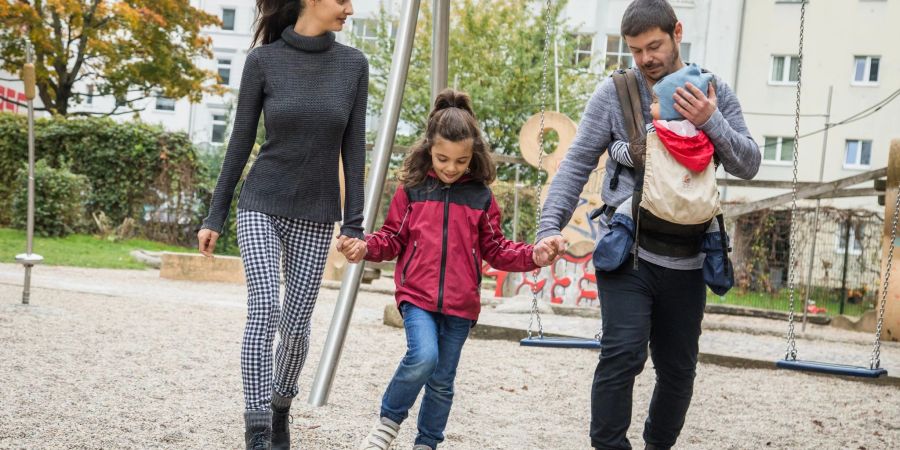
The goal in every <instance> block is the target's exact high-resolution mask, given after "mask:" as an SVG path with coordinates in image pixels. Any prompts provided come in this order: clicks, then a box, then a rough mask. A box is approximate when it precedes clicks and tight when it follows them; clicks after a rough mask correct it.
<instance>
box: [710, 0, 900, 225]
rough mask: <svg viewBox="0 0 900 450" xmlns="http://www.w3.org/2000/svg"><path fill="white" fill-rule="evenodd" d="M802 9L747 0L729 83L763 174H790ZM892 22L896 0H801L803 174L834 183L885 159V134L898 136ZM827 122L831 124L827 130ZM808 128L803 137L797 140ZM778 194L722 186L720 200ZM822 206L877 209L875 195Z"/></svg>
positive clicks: (898, 59) (899, 15)
mask: <svg viewBox="0 0 900 450" xmlns="http://www.w3.org/2000/svg"><path fill="white" fill-rule="evenodd" d="M800 7H801V4H800V2H799V1H786V0H759V1H752V2H750V1H748V2H747V3H746V10H745V14H744V20H743V36H744V38H743V39H741V46H740V49H739V56H738V61H739V67H738V73H737V82H736V87H737V94H738V97H739V98H740V99H741V103H742V106H743V108H744V114H745V117H746V119H747V125H748V127H749V128H750V131H751V132H752V133H753V136H754V138H755V139H756V141H757V143H759V145H760V149H761V151H762V153H763V158H762V165H761V167H760V171H759V174H758V175H757V179H761V180H791V179H792V175H793V159H792V154H793V150H794V139H793V138H794V117H793V114H794V109H795V101H796V86H797V75H798V73H797V72H798V71H797V69H798V67H797V66H798V62H799V60H798V58H797V51H798V41H799V35H800ZM898 21H900V4H898V2H896V1H888V0H843V1H828V0H825V1H811V2H808V4H807V6H806V20H805V23H806V25H805V27H804V49H803V52H804V55H803V60H804V61H803V71H802V76H803V80H802V83H801V86H802V92H801V108H800V112H801V114H802V116H803V117H802V118H801V121H800V135H801V139H800V141H799V147H798V151H799V157H798V163H799V164H798V166H799V170H798V178H799V180H800V181H807V182H818V181H831V180H836V179H839V178H845V177H849V176H852V175H855V174H859V173H862V172H865V171H868V170H873V169H877V168H879V167H885V165H886V164H887V157H888V149H889V146H890V141H891V139H900V131H898V130H897V125H898V123H900V100H894V98H896V96H897V95H898V94H900V77H898V76H897V75H898V74H900V47H898V46H897V45H896V41H897V39H896V38H897V33H896V26H895V24H896V23H897V22H898ZM829 90H831V92H832V93H831V108H830V117H827V116H828V115H829V108H828V97H829V94H828V93H829ZM854 116H855V117H854ZM847 119H850V120H847ZM826 123H830V124H832V125H831V126H830V127H829V129H828V132H827V133H825V132H824V129H825V128H826ZM812 133H814V134H812ZM806 134H810V135H809V136H808V137H802V136H803V135H806ZM826 136H827V142H826ZM820 171H821V179H820ZM871 186H872V182H867V183H866V184H863V185H861V186H860V187H871ZM783 192H785V191H776V190H770V189H756V188H729V189H728V190H727V191H726V197H727V200H747V201H752V200H756V199H760V198H765V197H770V196H772V195H777V194H779V193H783ZM823 204H826V205H832V206H837V207H865V208H873V209H880V207H879V206H878V205H877V202H876V200H875V198H874V197H862V198H850V199H836V200H826V201H823Z"/></svg>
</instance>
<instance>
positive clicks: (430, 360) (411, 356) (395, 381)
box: [381, 303, 472, 449]
mask: <svg viewBox="0 0 900 450" xmlns="http://www.w3.org/2000/svg"><path fill="white" fill-rule="evenodd" d="M400 311H401V312H402V313H403V327H404V328H406V346H407V350H406V356H404V357H403V360H402V361H400V366H399V367H397V372H395V373H394V378H392V379H391V383H390V384H389V385H388V388H387V391H385V393H384V398H382V400H381V417H387V418H388V419H391V420H393V421H394V422H397V423H402V422H403V420H404V419H406V417H407V415H408V413H409V409H410V408H412V406H413V403H415V402H416V397H418V396H419V392H420V391H421V390H422V386H425V396H424V397H423V398H422V405H421V407H420V408H419V422H418V427H419V434H418V436H416V442H415V443H416V445H418V444H424V445H427V446H429V447H431V448H433V449H434V448H437V445H438V443H440V442H442V441H443V440H444V428H445V427H446V426H447V417H448V416H449V415H450V406H451V405H452V404H453V379H454V378H456V366H457V365H458V364H459V355H460V352H461V351H462V346H463V344H464V343H465V342H466V338H467V337H468V336H469V329H470V328H471V327H472V321H471V320H467V319H462V318H459V317H453V316H447V315H444V314H439V313H433V312H428V311H425V310H423V309H420V308H418V307H416V306H414V305H412V304H409V303H403V304H401V305H400Z"/></svg>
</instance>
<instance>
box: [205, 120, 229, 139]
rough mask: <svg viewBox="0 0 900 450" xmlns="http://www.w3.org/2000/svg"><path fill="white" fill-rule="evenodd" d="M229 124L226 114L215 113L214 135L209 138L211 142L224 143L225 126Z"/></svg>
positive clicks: (213, 121) (213, 122)
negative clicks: (226, 120)
mask: <svg viewBox="0 0 900 450" xmlns="http://www.w3.org/2000/svg"><path fill="white" fill-rule="evenodd" d="M227 125H228V124H227V123H226V122H225V114H218V113H214V114H213V115H212V136H211V137H210V139H209V140H210V142H212V143H214V144H224V143H225V128H226V127H227Z"/></svg>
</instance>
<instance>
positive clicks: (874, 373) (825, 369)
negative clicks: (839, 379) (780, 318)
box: [775, 359, 888, 378]
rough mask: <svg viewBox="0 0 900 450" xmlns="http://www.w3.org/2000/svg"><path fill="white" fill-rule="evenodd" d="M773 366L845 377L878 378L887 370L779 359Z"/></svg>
mask: <svg viewBox="0 0 900 450" xmlns="http://www.w3.org/2000/svg"><path fill="white" fill-rule="evenodd" d="M775 365H776V366H777V367H778V368H781V369H789V370H798V371H801V372H816V373H824V374H827V375H843V376H847V377H862V378H878V377H881V376H886V375H887V373H888V372H887V369H884V368H878V369H870V368H868V367H860V366H849V365H846V364H832V363H825V362H816V361H798V360H790V359H780V360H778V361H776V362H775Z"/></svg>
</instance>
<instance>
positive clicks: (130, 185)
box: [0, 114, 200, 243]
mask: <svg viewBox="0 0 900 450" xmlns="http://www.w3.org/2000/svg"><path fill="white" fill-rule="evenodd" d="M35 146H36V149H35V153H36V155H37V157H38V158H40V159H44V160H46V162H47V164H48V165H49V166H51V167H64V166H65V167H67V168H68V169H69V170H70V171H71V173H74V174H80V175H85V176H87V177H89V179H90V184H91V188H92V189H91V191H90V196H89V197H88V199H87V204H86V211H84V213H85V215H84V220H89V217H90V214H91V213H94V212H103V213H104V214H105V215H106V216H107V217H108V218H109V220H110V222H111V223H114V224H120V223H122V222H123V221H124V220H125V219H126V218H133V219H136V220H138V221H139V222H143V221H144V219H145V218H149V220H150V222H151V223H150V224H149V225H151V226H149V227H147V226H145V227H144V228H145V235H146V237H149V238H152V239H162V240H165V241H167V242H172V243H175V242H180V241H184V240H185V239H186V238H185V236H184V234H185V233H184V230H183V228H190V226H189V225H188V224H189V223H196V222H198V220H199V219H198V217H197V216H198V214H199V212H197V211H196V209H197V208H196V203H197V197H198V194H197V192H196V191H197V186H196V184H197V183H198V179H199V175H198V174H199V171H200V168H199V163H198V161H197V156H196V153H195V148H194V145H193V144H192V143H191V142H190V139H188V137H187V135H186V134H185V133H181V132H175V133H171V132H167V131H165V130H163V129H162V128H161V127H159V126H153V125H148V124H145V123H141V122H125V123H117V122H114V121H112V120H111V119H107V118H64V117H52V118H42V119H38V120H37V121H36V122H35ZM27 157H28V147H27V124H26V121H25V118H24V117H23V116H20V115H16V114H0V225H4V224H10V223H12V217H10V216H9V213H8V212H9V211H10V210H11V208H10V207H11V206H12V202H13V197H14V196H15V192H16V189H17V187H16V186H15V185H14V183H15V180H16V176H17V171H18V170H19V168H20V167H21V164H22V163H23V162H24V161H26V160H27ZM38 198H40V197H38ZM144 225H148V224H146V223H145V224H144Z"/></svg>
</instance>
